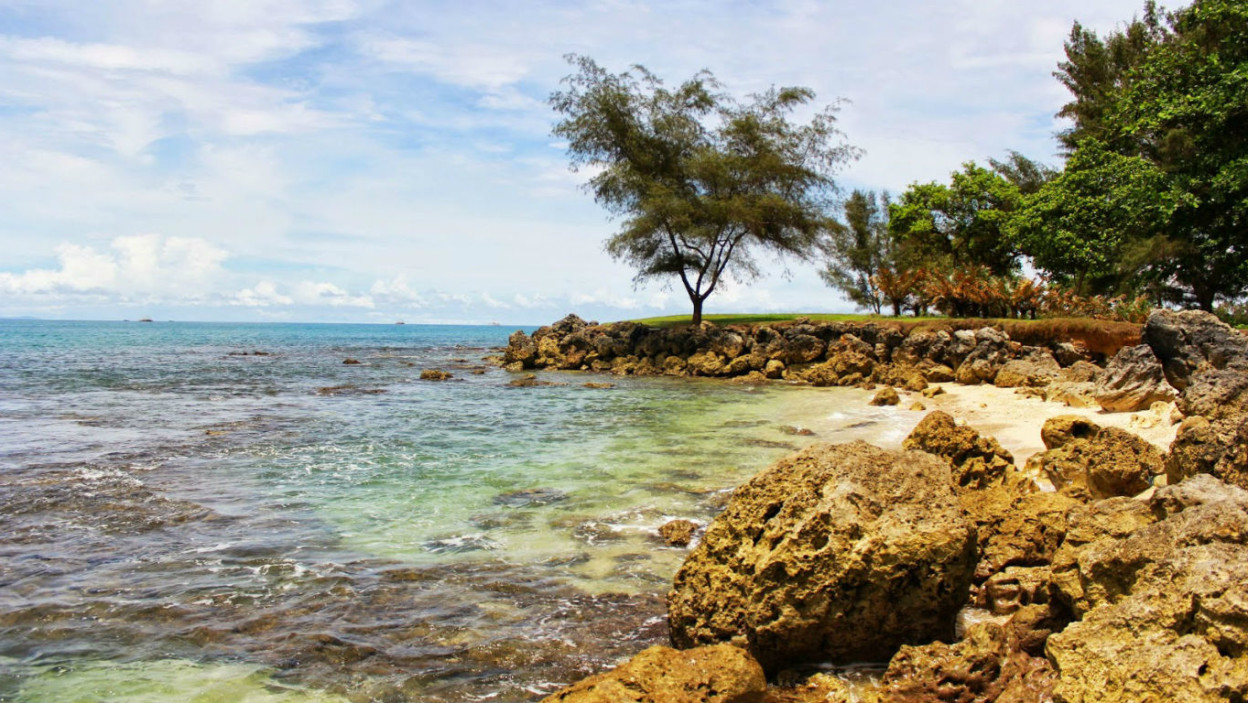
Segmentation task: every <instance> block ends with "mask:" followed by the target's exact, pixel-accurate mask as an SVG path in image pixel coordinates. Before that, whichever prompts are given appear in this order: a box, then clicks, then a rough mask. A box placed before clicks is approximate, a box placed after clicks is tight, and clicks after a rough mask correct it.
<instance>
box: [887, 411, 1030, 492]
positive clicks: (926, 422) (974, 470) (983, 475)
mask: <svg viewBox="0 0 1248 703" xmlns="http://www.w3.org/2000/svg"><path fill="white" fill-rule="evenodd" d="M902 446H903V447H905V448H906V449H915V450H918V451H921V452H927V453H928V454H935V455H936V456H939V457H941V458H942V459H945V460H946V461H948V462H949V463H950V465H951V467H952V469H953V479H954V483H955V484H956V485H957V486H960V487H964V488H986V487H988V486H993V485H1000V484H1001V483H1003V482H1005V481H1006V479H1007V477H1008V476H1009V475H1010V474H1011V473H1013V472H1014V471H1015V466H1014V457H1013V456H1012V455H1011V454H1010V453H1009V452H1007V451H1006V450H1005V449H1003V448H1002V447H1001V445H1000V444H998V443H997V440H995V439H993V438H991V437H981V436H980V435H979V433H978V432H976V431H975V430H974V429H972V428H970V427H966V426H961V425H958V423H957V421H955V420H954V419H953V417H952V416H951V415H949V414H948V413H945V412H941V411H939V410H937V411H935V412H931V413H928V415H927V416H926V417H924V418H923V420H922V421H920V422H919V424H918V425H917V426H915V428H914V430H912V431H911V432H910V435H909V436H908V437H906V439H905V440H904V441H903V442H902Z"/></svg>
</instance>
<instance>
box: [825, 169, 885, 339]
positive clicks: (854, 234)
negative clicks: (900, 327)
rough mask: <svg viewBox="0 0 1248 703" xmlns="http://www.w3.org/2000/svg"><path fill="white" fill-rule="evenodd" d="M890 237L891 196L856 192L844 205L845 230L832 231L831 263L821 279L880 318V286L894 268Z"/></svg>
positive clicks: (882, 302)
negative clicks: (882, 277)
mask: <svg viewBox="0 0 1248 703" xmlns="http://www.w3.org/2000/svg"><path fill="white" fill-rule="evenodd" d="M892 249H893V247H892V240H891V238H890V237H889V235H888V196H887V195H884V194H881V195H879V196H877V195H876V194H875V193H873V192H869V191H861V190H855V191H854V192H853V193H851V194H850V196H849V198H848V199H847V200H846V201H845V226H844V227H838V228H835V229H834V230H833V231H832V236H831V241H830V245H829V250H828V255H829V258H830V259H831V260H830V261H829V262H828V264H827V266H826V267H825V268H824V270H823V271H821V272H820V274H819V275H820V276H822V277H823V280H824V281H825V282H826V283H827V284H828V285H830V286H832V287H834V288H836V289H838V290H840V291H841V292H843V293H845V295H846V296H847V297H848V298H849V299H850V301H851V302H853V303H854V304H855V305H858V306H859V307H863V308H867V309H869V310H871V311H872V312H874V313H875V314H877V315H878V314H880V310H881V309H882V307H883V305H884V298H885V296H884V295H883V293H882V292H881V290H880V287H879V285H878V283H877V276H878V274H879V271H880V270H881V269H890V270H891V268H892V266H893V257H892V253H893V252H892Z"/></svg>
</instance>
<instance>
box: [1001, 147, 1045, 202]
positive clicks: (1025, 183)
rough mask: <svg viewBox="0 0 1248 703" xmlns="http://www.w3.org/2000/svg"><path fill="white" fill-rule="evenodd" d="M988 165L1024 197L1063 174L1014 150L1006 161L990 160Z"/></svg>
mask: <svg viewBox="0 0 1248 703" xmlns="http://www.w3.org/2000/svg"><path fill="white" fill-rule="evenodd" d="M988 164H989V165H991V166H992V170H993V172H995V173H996V174H997V175H999V176H1001V177H1002V178H1004V179H1005V180H1007V181H1009V182H1010V183H1013V184H1014V185H1015V186H1016V187H1017V188H1018V192H1019V193H1020V194H1022V195H1031V194H1033V193H1036V192H1037V191H1039V190H1040V189H1041V188H1043V187H1044V184H1045V183H1048V182H1049V181H1051V180H1053V179H1054V178H1056V177H1057V174H1059V173H1061V171H1058V170H1057V169H1055V168H1053V167H1052V166H1049V165H1048V164H1042V163H1040V162H1038V161H1032V160H1031V159H1029V158H1027V157H1026V156H1023V155H1022V154H1020V153H1018V152H1017V151H1013V150H1011V151H1010V155H1009V156H1008V157H1006V159H1005V160H1004V161H998V160H997V159H988Z"/></svg>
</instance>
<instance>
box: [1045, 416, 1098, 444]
mask: <svg viewBox="0 0 1248 703" xmlns="http://www.w3.org/2000/svg"><path fill="white" fill-rule="evenodd" d="M1100 431H1101V426H1100V425H1098V424H1096V423H1095V422H1092V421H1091V420H1089V419H1088V418H1086V417H1084V416H1082V415H1058V416H1057V417H1051V418H1049V419H1048V420H1045V421H1044V425H1043V426H1042V427H1041V428H1040V441H1041V442H1044V448H1045V449H1057V448H1058V447H1061V446H1064V445H1066V444H1069V443H1070V442H1072V441H1074V440H1076V439H1090V438H1092V437H1095V436H1096V435H1097V434H1098V433H1099V432H1100Z"/></svg>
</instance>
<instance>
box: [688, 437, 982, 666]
mask: <svg viewBox="0 0 1248 703" xmlns="http://www.w3.org/2000/svg"><path fill="white" fill-rule="evenodd" d="M951 485H952V479H951V478H950V475H949V466H948V464H947V462H945V461H942V460H940V459H937V458H935V457H932V456H930V455H928V454H924V453H922V452H893V451H886V450H883V449H879V448H876V447H872V446H870V445H868V444H865V443H862V442H854V443H851V444H843V445H835V446H833V445H827V444H816V445H813V446H811V447H809V448H807V449H806V450H804V451H802V452H799V453H797V454H794V455H792V456H789V457H787V458H785V459H782V460H780V461H779V462H777V463H775V464H773V465H772V466H771V467H770V468H769V469H767V470H766V471H764V472H763V473H761V474H759V475H758V476H756V477H755V478H753V479H752V480H750V481H749V482H748V483H746V484H745V485H743V486H741V487H740V488H738V489H737V491H736V493H735V494H734V495H733V497H732V499H731V500H730V502H729V503H728V506H727V507H726V508H725V510H724V512H723V513H722V514H721V515H720V516H719V517H717V518H716V519H715V521H714V522H713V523H711V526H710V527H709V528H708V529H707V531H706V534H705V536H704V537H703V539H702V542H701V543H700V544H699V545H698V546H697V547H696V548H695V549H694V551H693V552H692V553H691V554H690V556H689V558H688V559H686V561H685V563H684V565H683V566H682V567H681V569H680V571H679V572H678V573H677V575H676V579H675V583H674V585H673V588H672V591H671V593H670V594H669V595H668V619H669V624H670V627H671V636H672V642H673V643H674V644H675V645H676V646H678V647H691V646H695V645H700V644H709V643H713V642H724V641H727V642H733V643H736V644H741V645H743V646H746V647H748V648H749V650H750V652H751V653H753V654H754V656H755V657H757V658H758V659H759V661H760V662H761V663H762V664H763V666H764V668H766V669H768V670H769V671H773V672H774V671H778V670H780V669H782V668H785V667H786V665H789V664H792V663H795V662H801V661H807V660H819V661H826V660H831V661H861V660H864V659H868V660H885V659H887V658H889V657H890V656H891V655H892V653H893V652H894V651H895V650H896V648H897V647H898V646H900V645H901V644H906V643H922V642H928V641H931V640H932V639H934V638H945V637H949V636H950V635H952V629H953V618H954V615H955V614H956V611H957V609H958V607H960V605H961V604H962V603H963V602H964V601H965V599H966V595H967V592H968V588H969V586H970V579H971V573H972V570H973V568H974V565H975V561H976V554H975V544H976V541H975V531H974V528H973V527H972V525H971V524H970V522H969V520H968V519H967V517H966V515H965V514H964V513H963V511H962V509H961V506H960V505H959V504H958V502H957V499H956V497H955V496H954V494H953V492H952V491H951V489H950V486H951Z"/></svg>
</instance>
